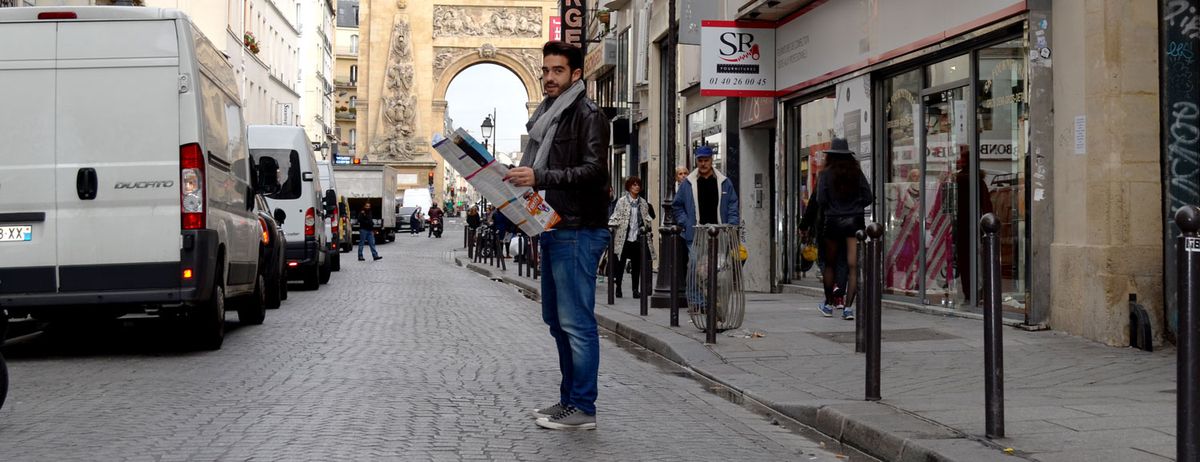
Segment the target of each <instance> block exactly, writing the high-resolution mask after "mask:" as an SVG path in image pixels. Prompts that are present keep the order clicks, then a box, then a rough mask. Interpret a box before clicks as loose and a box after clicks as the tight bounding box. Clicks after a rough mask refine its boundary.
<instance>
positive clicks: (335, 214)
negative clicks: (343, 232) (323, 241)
mask: <svg viewBox="0 0 1200 462" xmlns="http://www.w3.org/2000/svg"><path fill="white" fill-rule="evenodd" d="M331 220H332V222H333V225H332V228H331V229H332V230H333V234H337V233H338V224H339V223H341V222H342V220H341V218H339V217H338V211H337V209H336V208H335V209H333V218H332V219H331Z"/></svg>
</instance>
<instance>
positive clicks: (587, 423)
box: [537, 406, 596, 430]
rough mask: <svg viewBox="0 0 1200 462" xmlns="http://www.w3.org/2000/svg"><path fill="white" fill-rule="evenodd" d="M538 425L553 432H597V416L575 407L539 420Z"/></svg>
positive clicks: (568, 407)
mask: <svg viewBox="0 0 1200 462" xmlns="http://www.w3.org/2000/svg"><path fill="white" fill-rule="evenodd" d="M537 424H538V426H539V427H542V428H549V429H551V430H595V429H596V416H594V415H587V413H585V412H583V411H581V410H579V409H576V408H575V407H574V406H567V407H565V408H563V411H562V412H559V413H558V414H555V415H554V417H551V418H549V419H537Z"/></svg>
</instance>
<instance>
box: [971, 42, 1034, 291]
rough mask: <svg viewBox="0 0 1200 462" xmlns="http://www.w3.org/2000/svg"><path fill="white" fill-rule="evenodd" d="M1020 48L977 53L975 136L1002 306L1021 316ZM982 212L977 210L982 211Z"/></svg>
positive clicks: (1024, 121) (1024, 249)
mask: <svg viewBox="0 0 1200 462" xmlns="http://www.w3.org/2000/svg"><path fill="white" fill-rule="evenodd" d="M1025 56H1026V51H1025V44H1024V40H1021V39H1017V40H1011V41H1008V42H1004V43H1001V44H998V45H996V46H993V47H989V48H985V49H983V50H979V82H978V83H977V85H976V88H977V89H978V93H977V95H978V96H977V97H976V101H978V106H979V108H978V112H977V124H978V127H977V130H978V132H979V170H980V176H981V177H982V180H981V181H982V182H981V185H980V189H979V193H980V196H981V200H983V199H982V198H984V197H986V198H987V199H986V202H984V203H985V204H986V205H987V207H986V208H987V210H980V214H983V213H988V212H992V213H995V214H996V218H998V219H999V220H1000V275H1001V279H1002V280H1001V286H1002V290H1003V291H1004V295H1003V297H1002V304H1003V305H1004V310H1005V311H1007V312H1010V313H1024V312H1025V310H1026V307H1025V303H1026V300H1025V288H1026V283H1027V281H1026V278H1027V273H1026V268H1027V265H1026V258H1027V255H1028V245H1029V242H1028V240H1027V238H1026V236H1027V235H1028V234H1027V224H1028V222H1027V219H1026V218H1027V215H1026V214H1027V209H1026V207H1025V205H1026V203H1025V201H1026V188H1025V183H1026V178H1025V175H1024V172H1025V171H1026V168H1027V163H1026V162H1027V159H1028V153H1027V152H1026V151H1027V150H1026V146H1027V145H1028V142H1027V141H1028V140H1027V139H1026V133H1027V131H1026V127H1027V126H1028V123H1029V119H1028V110H1029V106H1028V104H1027V103H1026V97H1025V95H1026V92H1025V85H1026V79H1025ZM982 208H983V207H981V209H982Z"/></svg>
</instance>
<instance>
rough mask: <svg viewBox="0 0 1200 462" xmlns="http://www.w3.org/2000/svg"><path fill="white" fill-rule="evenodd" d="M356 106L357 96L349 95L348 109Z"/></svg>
mask: <svg viewBox="0 0 1200 462" xmlns="http://www.w3.org/2000/svg"><path fill="white" fill-rule="evenodd" d="M357 106H358V97H357V96H351V97H350V109H354V108H355V107H357Z"/></svg>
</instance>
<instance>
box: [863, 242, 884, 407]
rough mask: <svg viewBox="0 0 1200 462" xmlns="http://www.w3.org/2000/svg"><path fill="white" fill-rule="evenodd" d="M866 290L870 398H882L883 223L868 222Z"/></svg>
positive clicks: (867, 395) (864, 308)
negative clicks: (880, 388) (880, 391)
mask: <svg viewBox="0 0 1200 462" xmlns="http://www.w3.org/2000/svg"><path fill="white" fill-rule="evenodd" d="M866 234H867V236H866V237H867V243H866V248H865V249H864V253H866V254H867V257H866V263H867V265H868V266H867V267H866V268H864V271H865V272H866V274H867V275H866V277H865V278H864V279H866V287H865V289H866V291H865V292H863V294H864V296H863V297H861V298H862V299H863V301H862V303H861V304H859V306H860V308H861V311H862V312H863V313H862V314H860V315H859V316H862V317H863V318H864V319H863V329H864V330H865V331H866V332H864V334H865V337H866V338H865V339H864V341H863V343H864V345H863V346H865V347H866V353H867V390H866V391H867V393H866V400H867V401H879V400H880V398H881V396H880V393H879V383H880V381H881V378H882V371H881V370H880V362H881V358H882V356H883V330H882V326H883V226H882V225H880V224H879V223H871V224H870V225H867V233H866Z"/></svg>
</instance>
